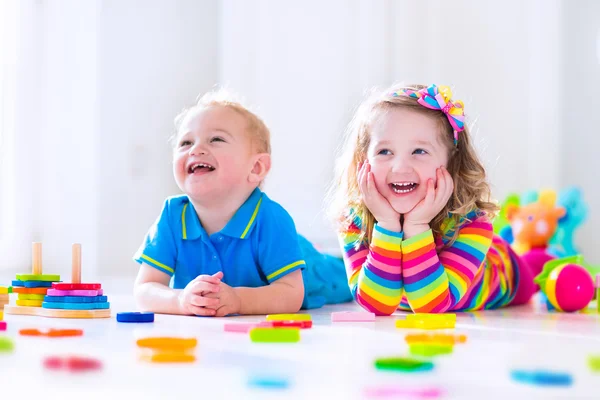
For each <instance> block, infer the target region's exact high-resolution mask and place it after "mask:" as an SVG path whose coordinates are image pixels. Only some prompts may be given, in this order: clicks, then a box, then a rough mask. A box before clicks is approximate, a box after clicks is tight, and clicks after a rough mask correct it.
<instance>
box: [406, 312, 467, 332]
mask: <svg viewBox="0 0 600 400" xmlns="http://www.w3.org/2000/svg"><path fill="white" fill-rule="evenodd" d="M455 326H456V314H421V313H417V314H408V315H407V316H406V318H405V319H397V320H396V328H409V329H411V328H412V329H454V327H455Z"/></svg>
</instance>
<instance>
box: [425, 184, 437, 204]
mask: <svg viewBox="0 0 600 400" xmlns="http://www.w3.org/2000/svg"><path fill="white" fill-rule="evenodd" d="M434 200H435V186H434V184H433V179H429V180H427V193H426V194H425V199H424V201H423V205H424V206H427V207H429V206H431V205H432V204H433V201H434Z"/></svg>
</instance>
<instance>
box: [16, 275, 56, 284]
mask: <svg viewBox="0 0 600 400" xmlns="http://www.w3.org/2000/svg"><path fill="white" fill-rule="evenodd" d="M17 279H18V280H20V281H42V282H58V281H60V275H47V274H43V275H33V274H23V275H17Z"/></svg>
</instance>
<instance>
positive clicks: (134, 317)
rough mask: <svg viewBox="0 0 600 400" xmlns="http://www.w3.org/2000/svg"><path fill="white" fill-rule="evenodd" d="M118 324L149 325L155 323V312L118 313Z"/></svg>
mask: <svg viewBox="0 0 600 400" xmlns="http://www.w3.org/2000/svg"><path fill="white" fill-rule="evenodd" d="M117 322H128V323H147V322H154V313H153V312H120V313H117Z"/></svg>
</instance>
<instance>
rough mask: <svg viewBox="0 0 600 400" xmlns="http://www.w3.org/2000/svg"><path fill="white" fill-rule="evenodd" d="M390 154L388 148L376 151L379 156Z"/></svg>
mask: <svg viewBox="0 0 600 400" xmlns="http://www.w3.org/2000/svg"><path fill="white" fill-rule="evenodd" d="M390 154H392V152H391V151H389V150H388V149H381V150H379V151H378V152H377V155H381V156H389V155H390Z"/></svg>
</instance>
